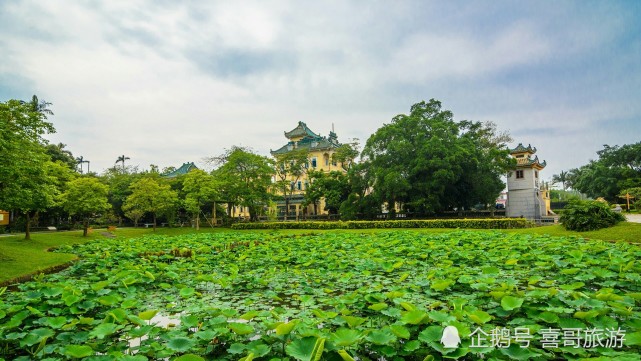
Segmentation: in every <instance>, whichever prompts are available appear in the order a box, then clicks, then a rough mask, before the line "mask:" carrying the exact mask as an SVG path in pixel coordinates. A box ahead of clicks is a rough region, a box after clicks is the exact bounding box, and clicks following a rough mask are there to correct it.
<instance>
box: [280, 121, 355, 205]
mask: <svg viewBox="0 0 641 361" xmlns="http://www.w3.org/2000/svg"><path fill="white" fill-rule="evenodd" d="M284 133H285V137H286V138H287V139H288V142H287V144H285V145H283V146H282V147H280V148H278V149H277V150H272V151H271V154H272V156H274V157H277V156H278V155H280V154H285V153H287V152H291V151H293V150H295V149H306V150H307V152H308V163H307V169H308V170H316V171H319V170H322V171H324V172H331V171H339V172H345V169H343V167H342V164H340V163H338V162H335V161H334V160H332V156H333V155H334V152H335V151H336V149H337V148H338V147H339V146H340V145H341V144H340V143H339V142H338V138H337V136H336V133H334V131H333V130H332V131H330V132H329V136H328V137H323V136H321V135H319V134H316V133H314V132H313V131H312V130H311V129H309V128H308V127H307V124H305V123H304V122H298V125H297V126H296V127H295V128H294V129H292V130H290V131H289V132H284ZM291 182H292V184H291V187H292V189H293V190H294V192H293V196H292V198H291V199H290V200H289V210H288V214H289V215H296V216H299V215H302V214H314V206H313V205H308V206H307V207H304V206H303V203H304V200H305V190H306V189H307V188H308V187H309V184H310V183H309V182H310V181H309V177H308V175H307V172H305V174H303V175H302V176H301V177H300V178H299V179H292V180H291ZM319 203H320V204H318V205H317V207H316V212H317V213H318V214H327V211H326V210H325V200H324V199H321V201H320V202H319ZM276 205H277V214H279V215H281V214H283V213H284V212H285V201H284V200H278V201H277V202H276Z"/></svg>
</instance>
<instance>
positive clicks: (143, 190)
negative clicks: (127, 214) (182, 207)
mask: <svg viewBox="0 0 641 361" xmlns="http://www.w3.org/2000/svg"><path fill="white" fill-rule="evenodd" d="M130 189H131V194H130V195H129V196H128V197H127V199H126V200H125V204H124V205H123V208H124V209H132V208H135V209H137V210H139V211H142V212H144V213H150V214H151V215H152V217H153V221H154V231H155V230H156V220H157V217H158V215H160V214H163V213H167V212H170V211H172V210H173V209H174V208H175V207H176V205H177V204H178V195H177V194H176V192H175V191H173V190H172V189H171V187H170V186H169V185H167V184H163V183H161V182H159V181H158V180H156V179H155V178H153V177H143V178H140V179H138V180H137V181H135V182H134V183H133V184H132V185H131V186H130Z"/></svg>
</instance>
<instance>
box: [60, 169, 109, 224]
mask: <svg viewBox="0 0 641 361" xmlns="http://www.w3.org/2000/svg"><path fill="white" fill-rule="evenodd" d="M108 193H109V189H108V187H107V186H106V185H104V184H102V183H100V181H99V180H98V179H97V178H94V177H83V178H77V179H74V180H72V181H70V182H69V183H67V190H66V192H65V193H63V194H62V197H61V198H62V207H63V208H64V210H65V211H67V212H68V213H69V214H70V215H79V216H82V217H83V219H84V221H83V224H84V235H85V236H86V235H87V229H88V227H89V217H91V216H93V215H95V214H96V213H100V212H105V211H107V210H109V209H110V208H111V205H110V204H109V202H108V200H107V194H108Z"/></svg>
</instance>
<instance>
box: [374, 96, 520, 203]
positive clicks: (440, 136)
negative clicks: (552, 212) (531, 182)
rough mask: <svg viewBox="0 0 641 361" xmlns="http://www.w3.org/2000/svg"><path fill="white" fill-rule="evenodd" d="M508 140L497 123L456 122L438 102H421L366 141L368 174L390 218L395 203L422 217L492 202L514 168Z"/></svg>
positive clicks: (377, 196) (376, 195)
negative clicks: (509, 171) (507, 143)
mask: <svg viewBox="0 0 641 361" xmlns="http://www.w3.org/2000/svg"><path fill="white" fill-rule="evenodd" d="M509 140H510V138H509V136H507V135H506V134H500V133H497V131H496V126H495V125H494V124H492V123H480V122H470V121H461V122H455V121H454V120H453V114H452V112H450V111H447V110H442V109H441V103H440V102H439V101H436V100H434V99H432V100H430V101H429V102H420V103H417V104H414V105H413V106H412V108H411V110H410V114H409V115H405V114H401V115H398V116H396V117H394V118H393V119H392V122H391V123H389V124H386V125H384V126H383V127H381V128H380V129H378V130H377V131H376V133H374V134H373V135H372V136H371V137H370V138H369V139H368V140H367V143H366V145H365V148H364V149H363V158H364V159H366V161H365V167H366V168H367V169H368V170H367V173H366V176H367V179H368V181H369V184H370V186H372V188H373V195H374V196H375V197H376V198H377V199H378V201H379V204H380V203H386V204H387V208H388V209H390V213H391V214H392V213H393V208H394V206H395V204H402V205H403V207H404V208H405V210H407V211H411V212H416V213H420V214H431V213H434V212H436V211H440V210H449V209H452V208H455V207H458V208H459V209H460V208H469V207H471V206H472V205H474V204H478V203H482V204H493V202H494V200H495V199H496V196H497V195H498V194H499V192H500V191H501V190H502V189H503V188H504V184H503V182H502V181H501V177H502V176H503V175H504V174H505V173H506V172H507V170H508V169H510V167H511V166H512V164H513V160H512V159H511V158H510V156H509V151H508V148H507V145H506V144H505V143H506V141H509Z"/></svg>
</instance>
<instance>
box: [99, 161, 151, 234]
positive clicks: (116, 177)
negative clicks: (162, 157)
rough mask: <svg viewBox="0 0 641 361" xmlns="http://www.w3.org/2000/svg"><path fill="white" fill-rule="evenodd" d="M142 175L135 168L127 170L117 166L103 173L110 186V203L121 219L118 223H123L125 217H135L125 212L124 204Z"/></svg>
mask: <svg viewBox="0 0 641 361" xmlns="http://www.w3.org/2000/svg"><path fill="white" fill-rule="evenodd" d="M140 177H141V174H139V173H137V172H136V171H135V169H134V171H133V172H127V171H126V170H123V169H122V168H120V167H116V166H113V167H111V168H109V169H107V170H105V171H104V173H103V174H102V179H103V180H104V181H105V183H106V184H107V185H108V186H109V203H110V204H111V205H112V207H113V211H114V214H115V215H116V217H117V218H118V219H119V222H118V225H121V224H122V219H123V217H127V218H130V219H133V218H132V217H129V216H127V215H126V214H125V210H124V209H123V204H124V203H125V200H126V199H127V197H128V196H129V195H130V194H131V188H130V186H131V185H132V184H133V183H134V182H135V181H136V180H138V179H140ZM141 217H142V216H141ZM139 218H140V217H139Z"/></svg>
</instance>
